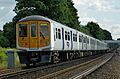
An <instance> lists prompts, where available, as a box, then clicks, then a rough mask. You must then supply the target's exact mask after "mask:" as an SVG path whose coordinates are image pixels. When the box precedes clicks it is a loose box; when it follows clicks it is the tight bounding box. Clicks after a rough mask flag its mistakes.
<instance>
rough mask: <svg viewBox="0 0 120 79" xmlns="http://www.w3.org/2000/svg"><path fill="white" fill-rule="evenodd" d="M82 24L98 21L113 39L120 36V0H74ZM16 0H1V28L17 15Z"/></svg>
mask: <svg viewBox="0 0 120 79" xmlns="http://www.w3.org/2000/svg"><path fill="white" fill-rule="evenodd" d="M73 2H74V4H75V5H74V7H75V8H76V9H77V10H78V16H79V21H80V22H81V24H82V25H85V24H87V23H88V22H90V21H94V22H97V23H98V24H99V25H100V27H101V28H102V29H105V30H108V31H109V32H110V33H111V35H112V37H113V39H117V38H120V5H119V4H120V0H73ZM15 5H16V2H15V0H0V29H1V30H3V25H4V24H5V23H6V22H10V21H12V18H13V17H14V16H15V15H16V14H15V13H14V12H13V9H14V7H15Z"/></svg>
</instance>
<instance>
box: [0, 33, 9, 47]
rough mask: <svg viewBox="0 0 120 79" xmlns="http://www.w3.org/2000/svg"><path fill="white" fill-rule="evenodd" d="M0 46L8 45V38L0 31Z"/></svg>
mask: <svg viewBox="0 0 120 79" xmlns="http://www.w3.org/2000/svg"><path fill="white" fill-rule="evenodd" d="M0 47H9V40H8V39H7V38H6V37H4V36H3V32H2V31H1V32H0Z"/></svg>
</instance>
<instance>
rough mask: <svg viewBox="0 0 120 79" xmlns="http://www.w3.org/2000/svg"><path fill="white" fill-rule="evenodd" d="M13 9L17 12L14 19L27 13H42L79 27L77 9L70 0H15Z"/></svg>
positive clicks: (68, 24)
mask: <svg viewBox="0 0 120 79" xmlns="http://www.w3.org/2000/svg"><path fill="white" fill-rule="evenodd" d="M16 1H17V4H16V7H15V9H14V11H15V13H16V14H17V15H16V16H15V17H14V21H15V22H17V21H18V20H19V19H21V18H23V17H25V16H29V15H42V16H46V17H48V18H51V19H53V20H55V21H58V22H60V23H62V24H65V25H67V26H69V27H71V28H76V29H78V28H79V21H78V16H77V10H76V9H75V8H74V6H73V5H74V4H73V2H72V0H16Z"/></svg>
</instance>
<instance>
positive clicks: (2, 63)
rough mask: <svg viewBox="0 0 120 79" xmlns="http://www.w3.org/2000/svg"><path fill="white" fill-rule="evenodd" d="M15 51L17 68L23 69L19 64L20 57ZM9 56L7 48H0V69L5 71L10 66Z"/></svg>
mask: <svg viewBox="0 0 120 79" xmlns="http://www.w3.org/2000/svg"><path fill="white" fill-rule="evenodd" d="M12 50H14V57H15V67H21V65H20V62H19V57H18V55H17V53H16V49H12ZM7 63H8V56H7V48H1V47H0V69H5V68H7V66H8V64H7Z"/></svg>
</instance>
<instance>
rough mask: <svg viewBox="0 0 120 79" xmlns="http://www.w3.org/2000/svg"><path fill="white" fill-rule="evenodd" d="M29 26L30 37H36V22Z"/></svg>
mask: <svg viewBox="0 0 120 79" xmlns="http://www.w3.org/2000/svg"><path fill="white" fill-rule="evenodd" d="M30 26H31V36H32V37H36V35H37V28H36V27H37V25H36V24H31V25H30Z"/></svg>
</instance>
